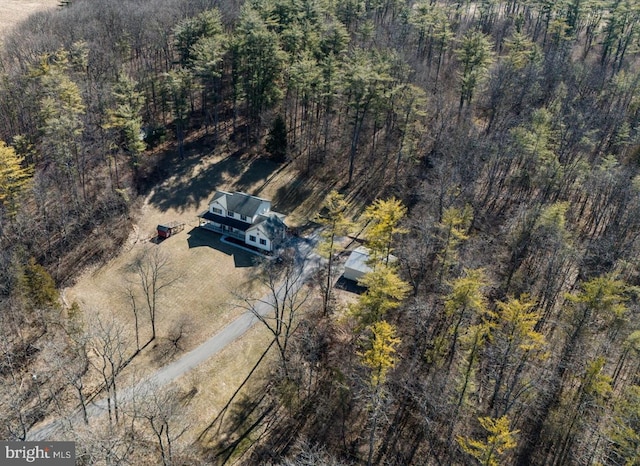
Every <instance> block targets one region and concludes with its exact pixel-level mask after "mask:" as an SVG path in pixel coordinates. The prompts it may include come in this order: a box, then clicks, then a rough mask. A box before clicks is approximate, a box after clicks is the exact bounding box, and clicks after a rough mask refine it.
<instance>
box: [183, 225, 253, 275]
mask: <svg viewBox="0 0 640 466" xmlns="http://www.w3.org/2000/svg"><path fill="white" fill-rule="evenodd" d="M187 234H188V235H189V238H188V239H187V243H188V244H189V249H192V248H200V247H208V248H213V249H215V250H216V251H220V252H222V253H223V254H226V255H227V256H232V257H233V263H234V266H235V267H253V266H254V265H256V262H257V261H258V256H255V255H253V254H251V253H248V252H246V251H243V250H242V249H240V248H236V247H234V246H232V245H230V244H227V243H223V242H222V241H220V234H218V233H215V232H213V231H209V230H205V229H204V228H199V227H196V228H193V229H192V230H191V231H189V232H188V233H187Z"/></svg>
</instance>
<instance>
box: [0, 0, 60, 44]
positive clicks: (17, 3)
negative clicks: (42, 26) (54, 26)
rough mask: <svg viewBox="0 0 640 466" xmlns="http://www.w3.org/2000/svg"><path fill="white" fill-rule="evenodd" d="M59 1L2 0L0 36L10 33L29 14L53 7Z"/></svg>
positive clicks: (0, 1)
mask: <svg viewBox="0 0 640 466" xmlns="http://www.w3.org/2000/svg"><path fill="white" fill-rule="evenodd" d="M59 3H60V2H59V0H31V1H29V0H0V36H2V35H4V34H6V33H8V32H9V30H10V29H11V28H13V27H14V26H15V25H16V24H18V23H19V22H20V21H24V20H25V19H27V18H28V17H29V15H31V14H33V13H36V12H38V11H43V10H49V9H53V8H55V7H57V6H58V5H59Z"/></svg>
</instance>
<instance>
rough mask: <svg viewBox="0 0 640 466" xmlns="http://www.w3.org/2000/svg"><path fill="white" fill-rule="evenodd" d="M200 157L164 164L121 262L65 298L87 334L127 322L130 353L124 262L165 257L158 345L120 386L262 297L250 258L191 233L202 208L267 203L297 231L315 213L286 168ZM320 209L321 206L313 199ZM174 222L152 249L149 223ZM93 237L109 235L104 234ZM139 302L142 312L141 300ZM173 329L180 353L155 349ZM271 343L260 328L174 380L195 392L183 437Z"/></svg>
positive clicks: (196, 152) (128, 280)
mask: <svg viewBox="0 0 640 466" xmlns="http://www.w3.org/2000/svg"><path fill="white" fill-rule="evenodd" d="M202 151H203V148H202V147H201V146H200V147H199V146H198V145H197V144H195V143H194V144H193V146H191V147H189V148H188V150H187V156H186V158H185V160H182V161H180V160H177V159H176V157H175V155H173V156H172V155H171V154H169V155H168V157H169V159H168V160H166V161H163V164H162V166H165V167H171V170H172V176H169V177H165V181H164V182H162V183H161V184H159V185H156V186H154V188H153V189H152V190H151V191H149V192H148V193H147V195H146V196H145V198H144V200H143V201H142V202H141V205H140V206H139V208H138V209H137V212H135V213H134V214H132V216H133V224H134V225H133V229H132V231H131V233H130V235H129V238H128V240H127V242H126V244H125V245H124V246H123V248H122V250H121V252H120V254H118V255H117V256H116V257H114V258H113V259H112V260H110V261H109V262H108V263H106V264H104V265H102V266H99V267H94V268H92V269H88V270H86V271H85V272H84V273H83V274H82V275H81V276H80V277H79V278H78V279H77V281H76V283H75V284H74V285H73V286H71V287H69V288H66V289H65V290H64V292H63V295H64V298H65V301H66V302H67V304H71V303H72V302H77V303H78V304H79V305H80V308H81V309H82V310H83V312H84V320H85V325H86V328H87V330H88V331H90V330H91V327H92V325H93V323H95V319H96V318H97V317H98V316H102V317H110V316H113V318H114V319H115V320H117V321H118V322H120V323H125V324H126V325H127V333H128V335H127V338H128V340H129V341H130V352H131V353H133V350H134V349H135V346H134V341H135V339H134V327H133V322H134V319H133V313H132V310H131V303H130V300H129V296H128V294H127V287H128V286H131V284H132V283H134V284H135V283H136V282H137V277H136V275H135V273H134V272H133V270H132V268H131V264H132V263H133V262H134V260H135V258H136V256H137V255H139V254H140V253H141V252H143V251H144V250H145V249H152V250H153V249H155V250H160V251H162V253H163V254H165V255H166V256H167V257H168V258H169V261H170V264H171V267H170V274H171V275H172V276H174V277H178V279H177V281H176V282H175V284H174V285H172V286H171V287H170V288H168V289H166V291H165V292H163V293H162V294H161V296H160V300H159V305H158V321H157V330H158V332H157V333H158V339H157V343H156V345H153V346H154V347H153V348H148V349H146V350H145V351H144V352H143V353H142V354H141V355H139V356H138V357H137V358H136V359H135V360H134V361H133V362H132V364H131V365H130V366H129V367H127V368H126V370H125V371H124V372H123V374H122V375H121V377H120V387H121V388H123V387H126V386H129V385H132V384H135V383H136V381H137V380H140V379H141V378H144V377H146V376H147V375H150V374H152V373H153V372H154V370H155V368H157V367H160V366H163V365H165V364H167V363H168V362H169V361H170V360H172V359H176V358H178V357H179V356H180V355H181V354H182V353H184V352H186V351H189V350H191V349H193V348H194V347H196V346H197V345H199V344H200V343H202V342H203V341H204V340H206V339H207V338H209V337H210V336H211V335H214V334H215V333H217V332H218V331H219V330H221V329H222V328H223V327H224V326H225V325H226V324H228V323H229V322H230V321H232V320H233V319H234V318H235V317H237V316H238V315H240V314H241V313H242V312H244V309H243V308H241V307H239V306H238V295H243V296H251V297H260V296H262V295H264V293H265V291H266V290H264V289H262V288H261V287H260V285H259V283H258V281H257V280H256V279H255V274H256V272H257V267H256V266H255V262H254V261H255V256H253V255H251V254H249V253H247V252H244V251H242V250H240V249H237V248H233V247H232V246H229V245H227V244H224V243H221V242H220V239H219V236H218V235H217V234H215V233H212V232H209V231H205V230H200V229H199V228H197V224H198V219H197V214H198V213H199V212H201V211H203V210H204V209H206V208H207V206H208V201H209V199H210V197H211V196H212V194H213V191H214V190H216V189H226V190H237V191H245V192H249V193H252V194H257V195H261V196H263V197H267V198H271V199H272V200H273V204H274V206H273V207H274V210H279V211H281V212H284V213H287V214H290V215H291V216H292V218H293V222H292V223H291V224H292V225H295V226H297V225H302V224H305V223H306V222H308V221H309V219H310V218H312V216H313V212H315V211H316V210H314V206H313V205H312V204H310V202H312V201H310V200H309V198H307V197H298V196H304V195H305V192H306V188H305V189H303V191H305V192H301V191H300V186H299V185H295V184H293V182H292V181H293V176H294V175H293V173H292V170H290V169H289V168H288V167H282V166H280V165H277V164H274V163H272V162H270V161H268V160H263V159H260V158H258V159H256V158H251V157H248V156H244V157H243V156H227V155H225V154H217V153H215V152H212V153H208V154H207V153H205V154H202ZM314 199H315V198H314ZM317 202H320V203H321V202H322V199H321V197H320V196H318V197H317ZM173 220H178V221H182V222H185V223H186V227H185V230H184V231H182V232H181V233H179V234H177V235H176V236H174V237H171V238H168V239H167V240H165V241H162V242H160V243H158V244H156V242H155V241H152V240H153V238H154V237H155V228H156V225H157V224H158V223H163V222H168V221H173ZM99 234H105V235H106V234H108V231H103V232H100V233H99ZM138 303H139V305H140V306H142V305H143V297H142V296H141V295H139V296H138ZM178 322H183V323H185V337H184V338H183V339H182V340H181V342H180V348H179V351H177V352H164V351H162V348H163V345H164V347H166V346H167V341H168V340H167V338H166V337H167V335H168V334H169V333H170V331H171V329H172V328H174V327H175V326H176V323H178ZM141 328H142V329H143V331H142V332H141V339H140V340H141V343H144V342H145V341H146V339H147V338H148V337H149V335H150V325H149V322H148V319H147V318H144V319H143V321H142V324H141ZM269 338H270V335H269V334H268V332H267V331H266V330H265V329H264V328H263V327H262V326H260V325H257V326H256V327H254V328H253V329H251V330H250V331H249V332H248V333H247V334H246V335H245V336H244V337H243V338H241V339H240V340H238V341H236V342H234V343H233V344H232V345H230V346H229V347H228V348H226V349H225V350H224V351H222V352H221V353H219V354H217V355H216V356H214V357H213V358H212V359H211V360H209V361H207V362H206V363H204V364H203V365H201V366H200V367H198V368H196V369H195V370H193V371H191V372H190V373H188V374H187V375H185V376H184V377H182V379H181V380H179V381H178V384H179V385H180V386H181V388H183V391H184V392H190V391H192V389H194V390H193V392H195V395H194V396H193V399H192V400H191V402H190V404H189V406H188V408H187V409H188V411H189V414H187V415H188V417H189V419H190V423H191V428H190V429H189V435H193V436H194V437H193V438H195V437H197V435H198V434H199V433H200V432H201V431H202V429H204V428H205V427H206V425H207V424H208V422H210V421H211V420H212V419H213V418H214V417H215V415H216V414H217V413H218V412H219V410H220V409H221V407H222V406H224V404H225V403H226V402H227V400H228V399H229V397H230V396H231V395H232V393H233V392H234V391H235V390H236V388H237V387H238V385H239V384H240V383H241V382H242V380H243V379H244V378H245V377H246V376H247V374H248V373H249V371H250V370H251V368H252V367H253V365H254V363H255V362H256V361H257V360H258V358H259V357H260V355H261V354H262V352H263V350H264V348H266V347H267V345H268V343H269ZM256 376H257V377H259V374H256ZM255 380H257V379H255Z"/></svg>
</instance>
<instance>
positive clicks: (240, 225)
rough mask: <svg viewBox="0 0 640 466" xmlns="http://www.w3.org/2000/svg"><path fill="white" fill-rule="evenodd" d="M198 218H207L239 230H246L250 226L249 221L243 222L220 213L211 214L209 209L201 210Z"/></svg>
mask: <svg viewBox="0 0 640 466" xmlns="http://www.w3.org/2000/svg"><path fill="white" fill-rule="evenodd" d="M198 217H200V218H204V219H205V220H209V221H211V222H216V223H219V224H220V225H227V226H228V227H232V228H235V229H236V230H240V231H247V229H249V227H250V226H251V224H250V223H247V222H243V221H241V220H238V219H235V218H231V217H223V216H222V215H217V214H213V213H211V212H209V211H206V212H202V213H201V214H200V215H198Z"/></svg>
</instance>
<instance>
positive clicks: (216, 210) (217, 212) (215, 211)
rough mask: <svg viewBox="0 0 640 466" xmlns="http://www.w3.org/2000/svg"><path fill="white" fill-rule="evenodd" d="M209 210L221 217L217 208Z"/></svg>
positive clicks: (220, 210) (220, 212) (220, 211)
mask: <svg viewBox="0 0 640 466" xmlns="http://www.w3.org/2000/svg"><path fill="white" fill-rule="evenodd" d="M211 210H212V211H213V213H214V214H218V215H222V209H218V208H217V207H214V208H213V209H211Z"/></svg>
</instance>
